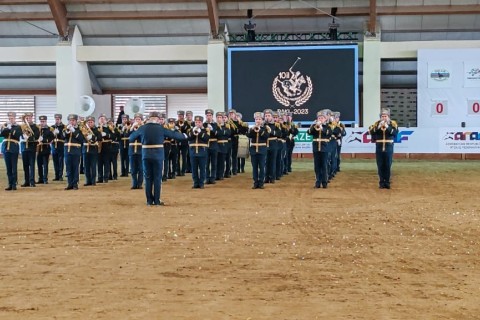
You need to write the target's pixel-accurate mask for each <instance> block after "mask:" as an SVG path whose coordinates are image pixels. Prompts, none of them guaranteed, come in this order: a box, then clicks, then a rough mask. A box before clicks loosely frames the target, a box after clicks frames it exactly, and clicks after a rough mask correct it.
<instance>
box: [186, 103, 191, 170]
mask: <svg viewBox="0 0 480 320" xmlns="http://www.w3.org/2000/svg"><path fill="white" fill-rule="evenodd" d="M185 114H186V115H187V118H188V114H190V116H193V113H192V111H187V112H186V113H185ZM185 122H186V123H187V124H188V125H189V126H190V128H193V121H189V120H188V119H187V120H185ZM185 172H186V173H192V163H191V162H190V147H189V148H188V149H187V166H186V169H185Z"/></svg>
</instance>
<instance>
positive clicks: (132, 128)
mask: <svg viewBox="0 0 480 320" xmlns="http://www.w3.org/2000/svg"><path fill="white" fill-rule="evenodd" d="M142 124H143V123H141V122H140V123H138V122H134V123H132V124H131V125H130V126H129V127H128V128H129V129H128V130H129V131H137V129H138V128H140V126H141V125H142Z"/></svg>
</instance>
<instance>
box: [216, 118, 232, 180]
mask: <svg viewBox="0 0 480 320" xmlns="http://www.w3.org/2000/svg"><path fill="white" fill-rule="evenodd" d="M222 113H223V112H222ZM218 114H219V113H218V112H217V115H218ZM217 127H218V130H217V143H218V153H217V176H216V178H215V180H223V179H224V175H225V161H226V160H225V159H226V157H227V153H228V139H229V138H230V135H231V131H230V125H228V124H225V123H224V124H223V125H220V124H218V123H217ZM212 174H213V173H212Z"/></svg>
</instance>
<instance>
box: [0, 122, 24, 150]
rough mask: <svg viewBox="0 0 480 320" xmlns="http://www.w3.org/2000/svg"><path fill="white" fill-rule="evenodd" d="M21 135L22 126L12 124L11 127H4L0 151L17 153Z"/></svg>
mask: <svg viewBox="0 0 480 320" xmlns="http://www.w3.org/2000/svg"><path fill="white" fill-rule="evenodd" d="M21 135H22V128H21V127H20V126H19V125H17V124H14V125H12V128H11V129H8V128H6V127H5V128H4V129H3V130H2V132H1V136H2V137H4V138H5V140H3V144H2V153H7V152H10V153H19V152H20V136H21Z"/></svg>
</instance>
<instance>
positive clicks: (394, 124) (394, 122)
mask: <svg viewBox="0 0 480 320" xmlns="http://www.w3.org/2000/svg"><path fill="white" fill-rule="evenodd" d="M391 122H392V127H394V128H395V129H397V128H398V124H397V121H395V120H392V121H391Z"/></svg>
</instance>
